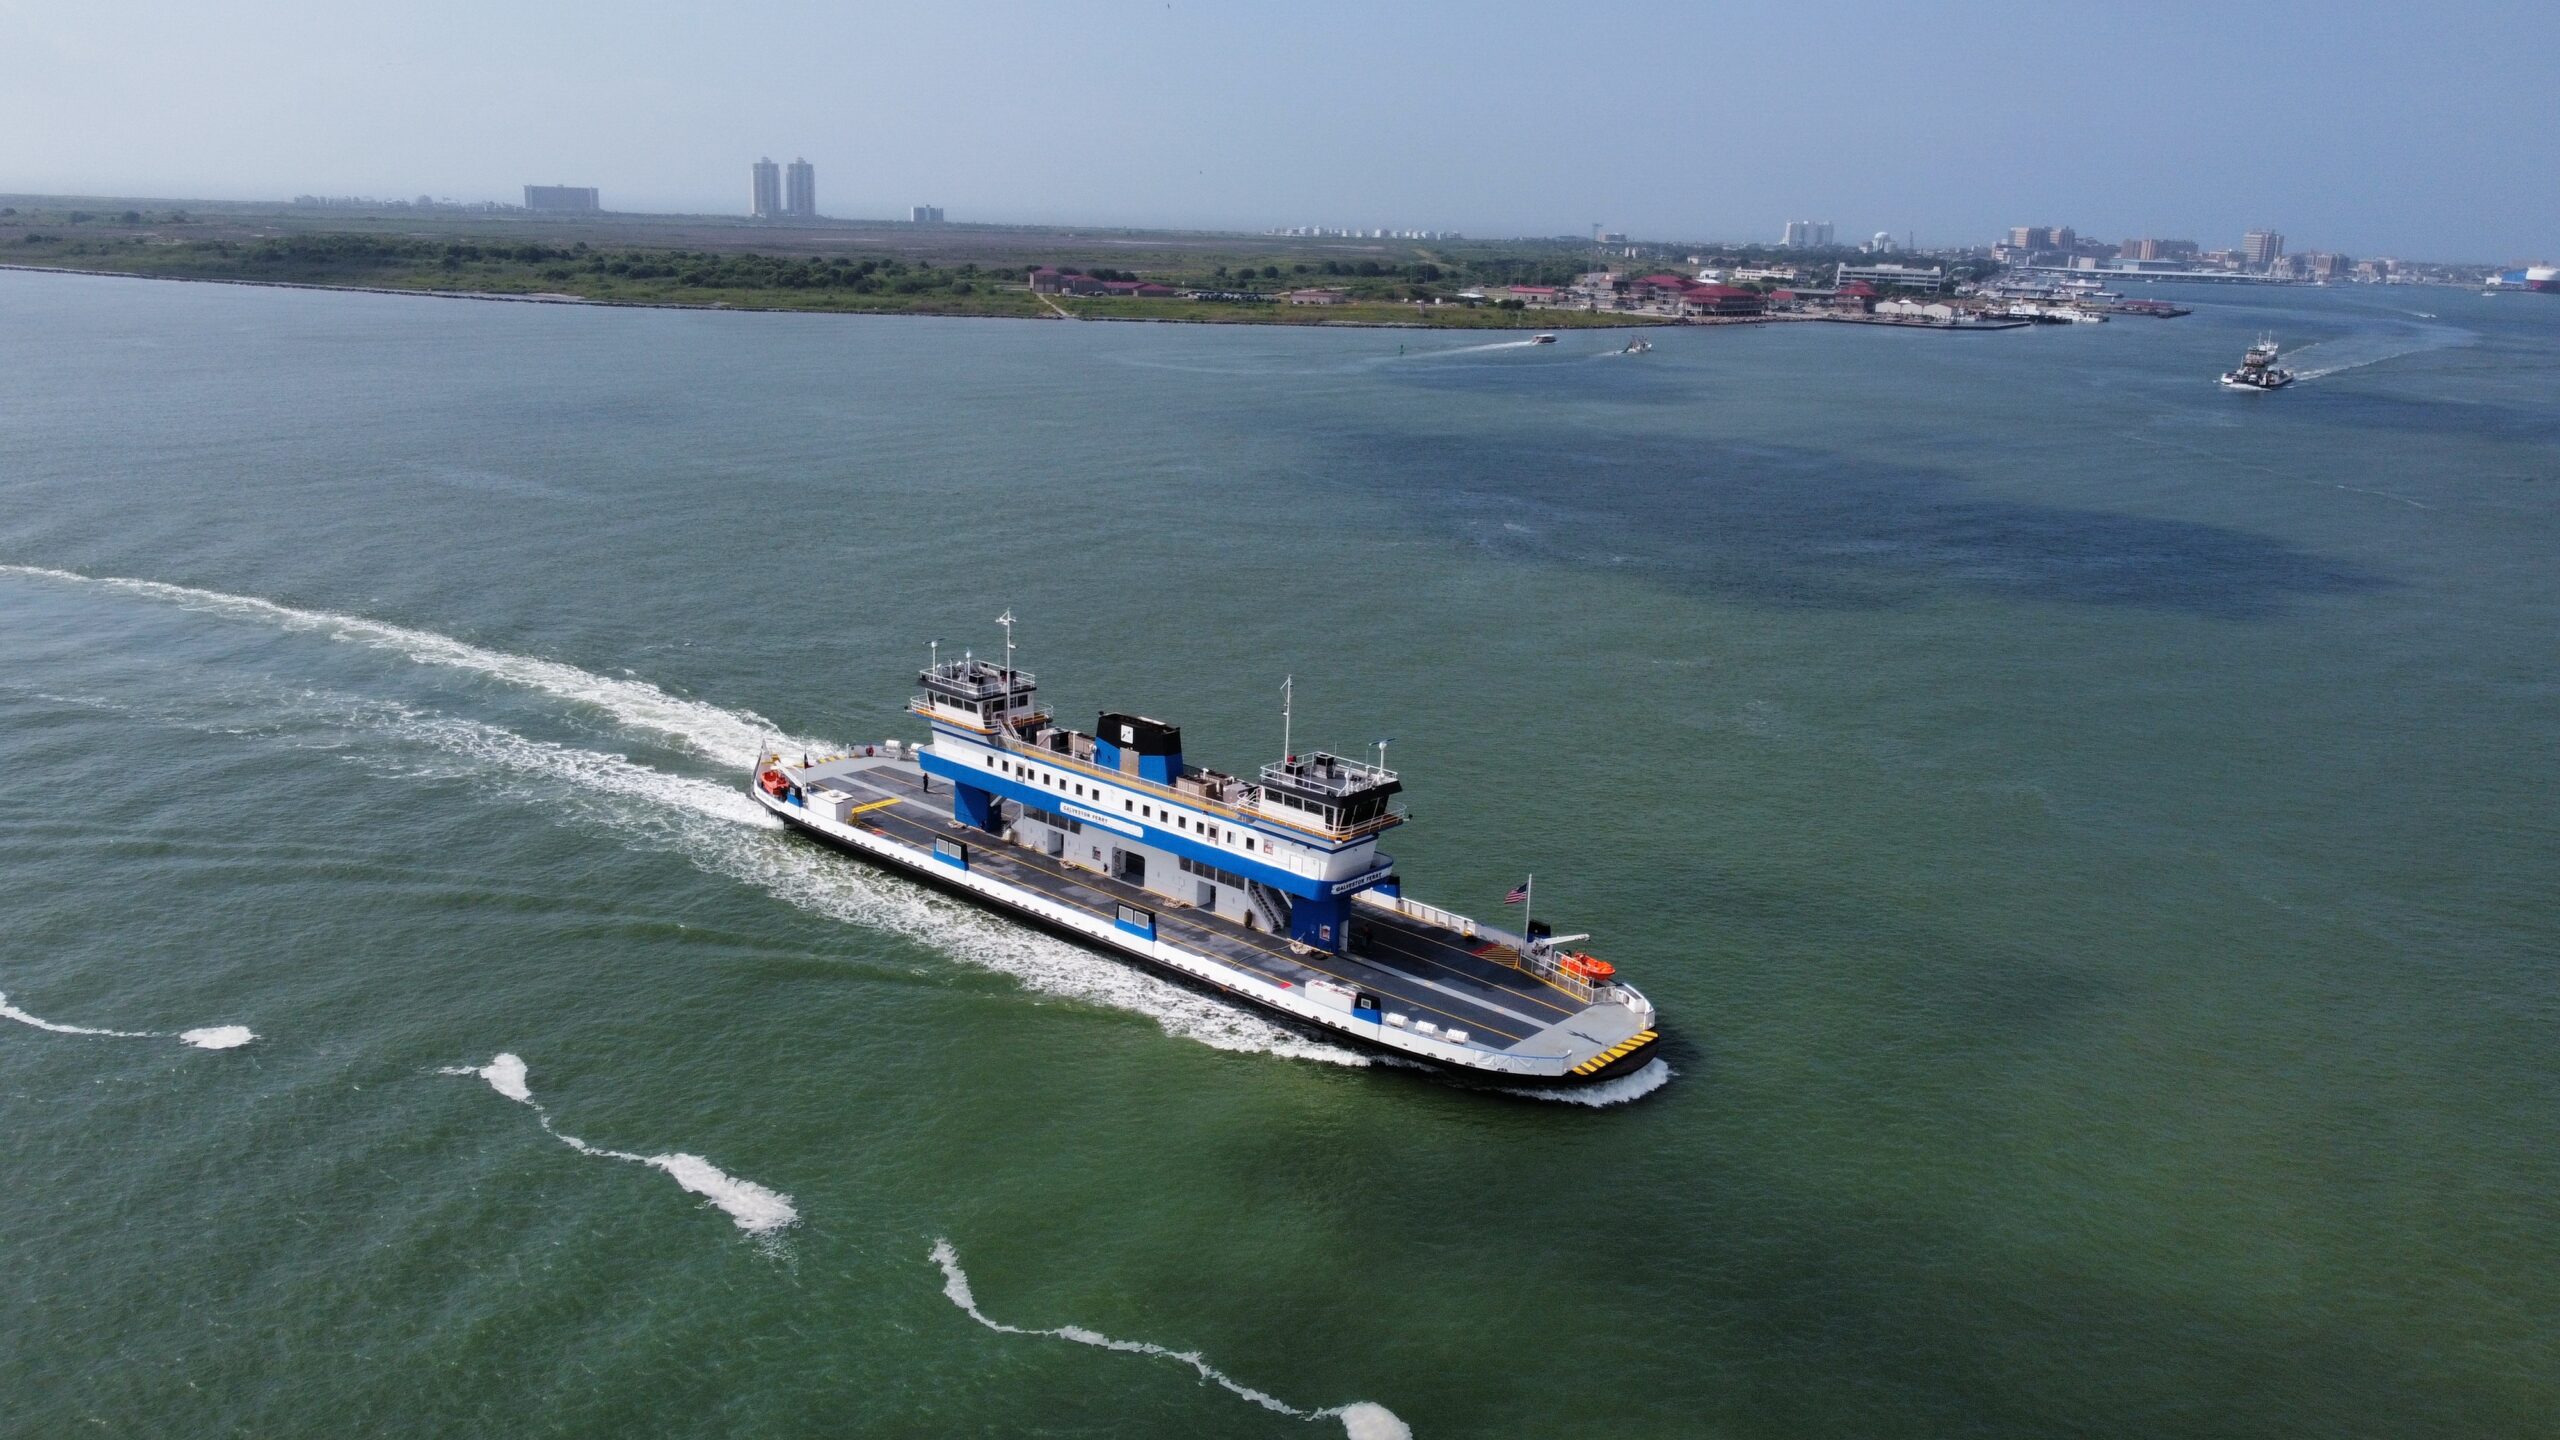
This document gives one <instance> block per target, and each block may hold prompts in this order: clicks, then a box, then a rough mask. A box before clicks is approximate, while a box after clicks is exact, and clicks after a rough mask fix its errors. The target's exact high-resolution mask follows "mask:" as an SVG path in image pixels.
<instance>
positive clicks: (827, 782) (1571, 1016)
mask: <svg viewBox="0 0 2560 1440" xmlns="http://www.w3.org/2000/svg"><path fill="white" fill-rule="evenodd" d="M999 623H1002V624H1003V625H1004V626H1005V654H1004V659H1003V661H1002V662H1001V663H999V662H997V661H994V660H992V659H981V658H978V657H977V656H976V655H974V654H972V653H967V652H964V653H963V655H962V656H961V658H959V659H957V660H944V659H942V658H941V655H940V647H939V645H938V644H937V645H936V646H935V647H934V648H933V653H932V655H931V657H930V659H929V661H928V663H927V665H926V667H925V668H924V670H923V671H922V672H920V673H919V674H918V676H917V683H918V686H919V687H920V691H919V693H917V694H916V695H915V696H914V697H913V698H912V699H910V700H909V702H908V709H909V711H910V712H912V713H913V714H914V715H916V716H917V717H919V718H920V719H922V720H923V721H924V722H925V724H926V725H927V726H928V727H929V728H930V730H931V738H930V739H929V740H926V741H923V742H921V743H909V742H906V741H901V740H898V739H891V740H888V741H885V742H883V743H881V744H878V745H868V746H863V747H861V748H860V750H859V751H857V752H848V753H845V754H838V755H827V756H823V757H818V756H810V755H799V756H791V755H786V754H783V753H780V752H770V751H769V752H768V753H766V754H764V755H762V756H760V757H759V759H758V762H757V764H756V767H755V769H754V772H753V774H752V776H751V778H750V779H749V781H748V786H747V793H748V794H749V795H750V796H752V797H753V798H754V799H755V800H756V802H757V803H758V804H760V805H762V806H763V807H764V808H765V809H766V810H768V811H770V812H772V813H773V814H774V815H775V816H777V817H779V818H780V819H781V820H782V822H783V823H784V824H785V825H787V826H789V827H790V828H791V829H793V830H795V831H797V832H799V833H800V834H802V835H805V836H807V837H809V838H811V839H813V840H816V841H819V842H822V843H824V844H826V845H829V846H832V847H834V848H835V849H838V850H841V851H844V852H846V853H848V854H851V855H854V856H857V857H859V858H861V859H864V860H867V861H870V862H873V863H875V864H878V865H881V866H883V867H885V868H888V869H891V870H895V871H898V872H901V873H903V874H906V875H909V876H912V877H915V878H918V879H921V880H924V881H927V882H929V883H931V884H933V885H936V886H938V887H940V888H942V889H944V890H947V891H950V892H952V893H954V894H957V895H960V896H962V897H964V898H967V899H969V900H972V901H974V902H976V903H978V904H980V905H983V906H985V907H987V908H988V909H991V910H994V911H997V912H999V913H1002V914H1005V915H1008V916H1010V917H1013V918H1017V919H1020V920H1022V921H1025V922H1027V923H1029V924H1031V925H1034V926H1036V927H1038V928H1043V929H1046V930H1049V931H1052V932H1055V933H1058V934H1061V935H1065V936H1067V937H1069V938H1071V939H1075V940H1078V941H1081V942H1083V943H1085V944H1087V945H1090V946H1092V947H1094V948H1096V949H1098V950H1101V951H1103V952H1105V953H1107V954H1110V955H1113V956H1115V957H1117V958H1122V959H1126V960H1129V961H1133V962H1135V963H1138V964H1140V965H1142V966H1147V967H1152V968H1154V969H1156V970H1158V971H1160V972H1163V973H1166V974H1169V975H1172V976H1175V977H1177V978H1179V979H1181V980H1183V981H1185V982H1188V983H1190V984H1191V985H1193V986H1196V987H1203V988H1206V989H1208V990H1211V991H1214V992H1217V993H1219V994H1221V995H1224V996H1226V997H1229V998H1230V999H1231V1000H1233V1001H1236V1002H1240V1003H1242V1004H1244V1005H1248V1006H1251V1007H1255V1008H1257V1009H1259V1010H1261V1011H1263V1012H1266V1013H1268V1014H1270V1015H1272V1016H1275V1017H1277V1018H1279V1019H1281V1020H1282V1021H1284V1022H1286V1023H1288V1024H1290V1025H1292V1026H1294V1027H1296V1028H1298V1029H1301V1030H1306V1031H1314V1032H1321V1033H1323V1034H1326V1035H1328V1036H1333V1037H1339V1038H1341V1039H1345V1040H1348V1041H1350V1042H1352V1043H1353V1044H1354V1045H1356V1046H1358V1047H1360V1048H1362V1049H1365V1050H1368V1051H1372V1052H1378V1053H1384V1054H1387V1055H1392V1056H1395V1057H1398V1058H1401V1059H1404V1060H1408V1061H1413V1062H1418V1063H1420V1064H1422V1065H1424V1066H1426V1067H1430V1068H1433V1069H1436V1070H1438V1071H1440V1072H1442V1073H1444V1074H1450V1075H1456V1076H1460V1077H1464V1078H1467V1079H1470V1080H1482V1081H1491V1082H1498V1083H1500V1084H1504V1085H1520V1086H1570V1085H1579V1084H1588V1083H1591V1082H1595V1081H1600V1080H1607V1079H1611V1078H1614V1077H1616V1076H1619V1075H1623V1074H1626V1073H1628V1072H1630V1071H1632V1070H1635V1069H1637V1068H1640V1067H1642V1066H1644V1065H1645V1064H1647V1063H1649V1062H1650V1061H1651V1060H1652V1059H1653V1058H1654V1055H1655V1053H1656V1050H1657V1047H1658V1046H1659V1045H1660V1043H1661V1031H1660V1030H1659V1029H1658V1028H1657V1025H1656V1017H1655V1012H1654V1007H1653V1002H1652V1001H1650V1000H1648V999H1646V998H1645V996H1644V994H1643V993H1642V992H1641V991H1639V990H1637V989H1636V988H1635V987H1634V986H1633V985H1630V984H1628V983H1627V981H1626V980H1625V979H1624V978H1622V977H1621V976H1619V974H1618V973H1617V968H1616V967H1615V966H1614V965H1612V964H1611V963H1610V962H1609V961H1606V960H1603V959H1601V958H1599V957H1598V956H1596V955H1593V954H1590V953H1589V952H1588V951H1587V950H1585V949H1581V948H1577V947H1579V946H1581V945H1583V944H1584V943H1585V942H1587V941H1588V940H1589V938H1590V937H1589V936H1587V935H1557V934H1555V933H1554V928H1553V927H1552V926H1550V925H1546V924H1542V923H1540V922H1537V921H1536V920H1535V919H1534V918H1533V914H1532V912H1533V911H1534V906H1535V894H1534V883H1535V882H1534V880H1531V881H1526V882H1524V883H1523V884H1522V885H1521V886H1520V887H1518V888H1516V889H1515V890H1514V891H1513V892H1512V894H1511V900H1512V901H1517V902H1519V903H1520V904H1522V905H1523V906H1524V911H1523V915H1522V925H1521V929H1520V930H1519V931H1518V932H1512V931H1508V930H1504V929H1500V928H1497V927H1495V926H1492V925H1488V924H1485V923H1482V922H1480V921H1477V920H1475V919H1472V918H1470V917H1468V916H1465V915H1462V914H1459V913H1457V912H1456V911H1453V910H1444V909H1442V908H1440V907H1438V906H1435V905H1429V904H1425V903H1423V902H1421V901H1419V900H1414V899H1411V898H1409V897H1407V896H1406V895H1405V894H1404V893H1403V882H1402V877H1401V876H1400V875H1399V874H1398V872H1397V867H1396V861H1395V857H1394V856H1392V855H1390V854H1388V853H1386V852H1385V851H1382V850H1380V849H1379V848H1378V843H1379V841H1380V839H1381V838H1382V837H1384V836H1386V835H1388V834H1389V833H1391V832H1392V831H1394V830H1395V829H1396V828H1397V827H1399V826H1401V825H1403V824H1404V823H1406V820H1407V819H1408V817H1407V815H1406V813H1405V810H1404V807H1403V804H1402V802H1401V800H1400V799H1399V797H1400V795H1401V794H1402V792H1403V789H1404V783H1403V779H1402V777H1401V776H1399V775H1398V774H1397V773H1396V772H1395V771H1393V770H1390V769H1388V768H1387V766H1386V748H1387V742H1383V741H1382V742H1380V743H1379V744H1378V745H1377V746H1376V751H1375V757H1374V759H1373V758H1369V757H1366V756H1363V757H1360V758H1354V757H1350V756H1344V755H1338V754H1334V753H1332V752H1330V751H1323V750H1317V751H1311V752H1307V753H1303V754H1302V753H1299V752H1297V751H1296V750H1293V749H1291V748H1290V728H1291V725H1292V719H1291V710H1292V700H1293V693H1292V692H1293V691H1294V680H1293V681H1291V682H1290V683H1289V684H1287V685H1284V687H1283V700H1282V711H1281V751H1282V753H1281V757H1280V758H1279V759H1278V760H1275V761H1273V762H1271V763H1269V764H1266V765H1263V766H1262V767H1260V769H1259V771H1258V772H1257V773H1256V774H1255V775H1254V776H1253V777H1251V778H1246V777H1244V776H1240V775H1233V774H1228V773H1226V772H1223V771H1219V770H1214V769H1210V768H1208V767H1206V766H1203V765H1197V764H1194V763H1192V762H1191V761H1190V760H1189V759H1188V758H1187V756H1186V755H1185V752H1184V749H1183V738H1182V729H1181V727H1180V726H1178V725H1171V724H1167V723H1166V722H1164V721H1162V720H1157V719H1153V718H1151V717H1148V716H1145V715H1139V714H1134V713H1129V712H1125V711H1105V712H1103V713H1102V715H1101V717H1100V719H1099V720H1098V721H1097V722H1096V723H1095V725H1094V728H1093V729H1092V730H1091V731H1089V732H1088V731H1080V730H1073V729H1069V728H1066V727H1064V726H1062V725H1059V724H1057V723H1056V721H1055V720H1054V719H1053V717H1052V716H1051V714H1050V712H1049V711H1048V709H1047V708H1046V707H1045V705H1044V704H1043V702H1042V701H1041V700H1040V697H1039V686H1038V682H1037V680H1036V677H1034V676H1033V675H1032V674H1031V673H1029V672H1028V671H1025V670H1022V669H1019V668H1017V667H1016V666H1015V664H1014V646H1013V632H1012V627H1013V617H1012V614H1011V612H1010V611H1008V612H1007V613H1006V614H1005V616H1004V617H1003V618H1002V620H1001V621H1000V622H999ZM1506 903H1510V902H1509V901H1506Z"/></svg>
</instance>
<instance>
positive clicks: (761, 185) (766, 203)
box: [747, 156, 782, 220]
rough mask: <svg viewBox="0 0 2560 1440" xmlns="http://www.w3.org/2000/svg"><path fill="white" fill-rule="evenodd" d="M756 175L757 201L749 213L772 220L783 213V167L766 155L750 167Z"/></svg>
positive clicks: (760, 218)
mask: <svg viewBox="0 0 2560 1440" xmlns="http://www.w3.org/2000/svg"><path fill="white" fill-rule="evenodd" d="M748 170H749V173H750V174H751V175H753V176H754V182H755V203H754V205H753V207H752V208H750V209H749V210H748V211H747V213H748V214H750V215H753V216H754V217H755V218H757V219H758V220H771V219H773V218H774V217H775V216H777V215H780V214H781V213H782V167H781V166H779V165H776V164H774V163H773V157H771V156H766V157H765V158H764V159H762V160H758V161H757V162H756V163H755V164H754V165H752V166H749V167H748Z"/></svg>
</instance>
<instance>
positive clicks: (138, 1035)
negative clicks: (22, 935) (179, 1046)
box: [0, 994, 258, 1050]
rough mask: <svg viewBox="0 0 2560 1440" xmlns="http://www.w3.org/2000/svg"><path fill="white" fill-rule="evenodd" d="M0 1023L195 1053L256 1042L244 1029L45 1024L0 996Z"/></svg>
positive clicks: (49, 1022)
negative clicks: (159, 1043) (170, 1043)
mask: <svg viewBox="0 0 2560 1440" xmlns="http://www.w3.org/2000/svg"><path fill="white" fill-rule="evenodd" d="M0 1019H8V1020H15V1021H17V1022H18V1023H19V1024H21V1025H31V1026H33V1027H35V1028H36V1029H38V1030H50V1031H52V1032H53V1033H54V1034H56V1035H98V1036H105V1037H108V1038H111V1039H116V1040H177V1041H180V1042H182V1043H184V1044H188V1045H192V1046H194V1047H196V1048H197V1049H199V1050H237V1049H239V1048H240V1047H241V1046H243V1045H246V1044H248V1043H249V1042H251V1041H253V1040H255V1039H257V1038H258V1036H257V1032H255V1031H253V1030H251V1029H250V1028H249V1027H248V1026H246V1025H207V1026H204V1027H202V1028H200V1029H195V1030H180V1031H177V1032H175V1033H172V1032H170V1031H166V1030H101V1029H97V1028H96V1027H94V1026H89V1025H65V1024H63V1023H61V1022H60V1021H58V1020H47V1019H45V1018H44V1017H43V1016H41V1015H31V1014H29V1013H27V1012H26V1011H24V1010H21V1009H19V1008H18V1007H17V1006H15V1005H12V1004H10V1003H9V997H8V996H7V995H6V994H0Z"/></svg>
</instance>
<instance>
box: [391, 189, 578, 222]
mask: <svg viewBox="0 0 2560 1440" xmlns="http://www.w3.org/2000/svg"><path fill="white" fill-rule="evenodd" d="M422 203H423V202H422ZM524 208H526V209H527V210H540V211H547V212H551V213H554V214H559V213H566V214H572V215H577V214H588V215H591V214H593V213H595V212H596V211H598V210H601V209H603V208H604V207H603V206H602V205H600V204H598V203H597V202H596V187H594V186H593V185H527V186H526V187H524Z"/></svg>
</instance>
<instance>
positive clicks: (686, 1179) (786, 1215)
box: [436, 1052, 800, 1236]
mask: <svg viewBox="0 0 2560 1440" xmlns="http://www.w3.org/2000/svg"><path fill="white" fill-rule="evenodd" d="M436 1073H437V1074H439V1075H477V1076H479V1077H480V1078H481V1079H483V1080H486V1081H488V1082H489V1088H490V1089H492V1090H495V1091H497V1092H498V1093H499V1094H501V1095H504V1096H506V1097H507V1098H508V1099H510V1100H513V1101H515V1102H517V1103H518V1104H521V1105H529V1106H531V1107H532V1108H533V1113H534V1114H535V1116H536V1117H538V1118H539V1119H540V1120H541V1122H542V1130H543V1133H544V1134H546V1135H549V1136H550V1137H551V1138H552V1139H554V1140H557V1141H559V1142H560V1143H561V1144H563V1145H566V1146H568V1147H569V1148H570V1149H572V1150H575V1151H577V1152H578V1153H579V1154H581V1155H593V1156H596V1157H597V1158H599V1159H604V1160H623V1161H628V1162H630V1163H631V1164H634V1165H646V1166H648V1167H649V1168H651V1169H653V1170H659V1171H663V1172H664V1173H665V1174H667V1175H668V1176H669V1177H671V1178H672V1179H673V1180H674V1181H675V1182H676V1184H678V1185H680V1186H682V1187H683V1188H684V1189H685V1191H686V1192H687V1193H689V1194H694V1195H699V1196H701V1197H702V1198H703V1199H705V1200H707V1201H709V1202H710V1203H711V1204H712V1205H713V1206H715V1207H717V1208H718V1209H719V1210H720V1212H721V1213H722V1214H725V1215H727V1216H728V1217H729V1220H730V1222H731V1223H732V1224H734V1225H736V1226H737V1227H738V1228H739V1229H741V1230H744V1231H745V1232H747V1233H748V1234H750V1235H755V1236H771V1235H773V1234H775V1232H778V1231H780V1230H783V1229H785V1228H787V1227H789V1226H791V1225H792V1224H794V1223H796V1222H797V1221H798V1220H799V1219H800V1212H799V1210H798V1209H797V1208H795V1207H794V1206H793V1205H792V1203H791V1197H790V1196H788V1195H785V1194H783V1193H782V1192H781V1191H779V1190H775V1189H772V1188H770V1187H768V1186H764V1185H759V1184H757V1183H756V1182H754V1181H753V1180H741V1179H739V1178H738V1177H737V1176H735V1175H732V1174H730V1173H729V1172H727V1171H725V1170H723V1169H721V1168H720V1167H719V1166H717V1165H714V1164H712V1163H711V1162H710V1161H708V1160H705V1159H703V1158H702V1157H701V1156H699V1155H690V1154H686V1153H684V1152H682V1151H675V1152H670V1153H668V1154H665V1155H635V1154H633V1153H632V1152H631V1151H628V1150H613V1149H608V1148H606V1147H605V1146H602V1145H590V1144H588V1143H587V1142H586V1141H584V1140H581V1139H579V1138H578V1137H577V1136H575V1135H571V1134H569V1133H568V1132H566V1131H564V1130H562V1129H560V1128H559V1127H558V1126H556V1125H554V1124H552V1122H551V1112H550V1111H548V1110H545V1109H543V1108H542V1102H541V1101H539V1100H536V1099H534V1098H533V1087H532V1086H531V1085H529V1084H528V1083H526V1082H527V1071H526V1067H525V1063H524V1057H522V1056H520V1055H516V1054H513V1053H509V1052H500V1053H499V1054H498V1055H497V1056H496V1057H495V1058H494V1059H492V1060H490V1062H489V1063H488V1064H486V1065H447V1066H445V1067H444V1068H442V1069H440V1070H438V1071H436Z"/></svg>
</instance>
